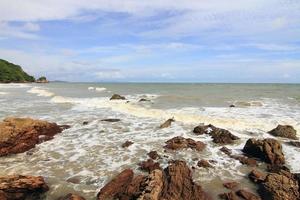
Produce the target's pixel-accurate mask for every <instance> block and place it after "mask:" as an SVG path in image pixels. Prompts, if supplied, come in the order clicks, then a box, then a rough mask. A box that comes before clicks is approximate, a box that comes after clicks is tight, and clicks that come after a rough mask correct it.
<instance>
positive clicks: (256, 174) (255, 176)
mask: <svg viewBox="0 0 300 200" xmlns="http://www.w3.org/2000/svg"><path fill="white" fill-rule="evenodd" d="M266 176H267V175H266V174H264V173H263V172H260V171H258V170H257V169H253V170H252V171H251V172H250V174H249V175H248V177H249V179H250V180H251V181H253V182H254V183H262V182H264V181H265V179H266Z"/></svg>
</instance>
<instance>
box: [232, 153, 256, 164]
mask: <svg viewBox="0 0 300 200" xmlns="http://www.w3.org/2000/svg"><path fill="white" fill-rule="evenodd" d="M230 157H231V158H234V159H236V160H238V161H240V163H242V164H243V165H249V166H251V167H255V166H257V162H256V160H255V159H253V158H248V157H246V156H241V155H230Z"/></svg>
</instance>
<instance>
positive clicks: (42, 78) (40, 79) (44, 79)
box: [36, 76, 47, 82]
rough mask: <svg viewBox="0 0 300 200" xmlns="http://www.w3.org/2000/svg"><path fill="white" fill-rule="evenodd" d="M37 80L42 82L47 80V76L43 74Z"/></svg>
mask: <svg viewBox="0 0 300 200" xmlns="http://www.w3.org/2000/svg"><path fill="white" fill-rule="evenodd" d="M36 81H40V82H43V81H47V78H46V77H45V76H41V77H40V78H38V79H37V80H36Z"/></svg>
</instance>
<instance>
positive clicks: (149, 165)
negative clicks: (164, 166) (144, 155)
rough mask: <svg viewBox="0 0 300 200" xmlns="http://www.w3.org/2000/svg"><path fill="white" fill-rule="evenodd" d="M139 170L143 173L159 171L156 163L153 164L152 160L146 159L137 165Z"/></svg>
mask: <svg viewBox="0 0 300 200" xmlns="http://www.w3.org/2000/svg"><path fill="white" fill-rule="evenodd" d="M139 166H140V169H141V170H143V171H147V172H151V171H153V170H155V169H161V167H160V165H159V163H158V162H154V161H153V160H152V159H148V160H146V161H143V162H140V163H139Z"/></svg>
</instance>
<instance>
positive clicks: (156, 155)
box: [147, 151, 161, 160]
mask: <svg viewBox="0 0 300 200" xmlns="http://www.w3.org/2000/svg"><path fill="white" fill-rule="evenodd" d="M147 155H148V156H149V157H150V158H151V159H153V160H156V159H158V158H160V157H161V156H160V155H158V153H157V151H150V152H149V153H147Z"/></svg>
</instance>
